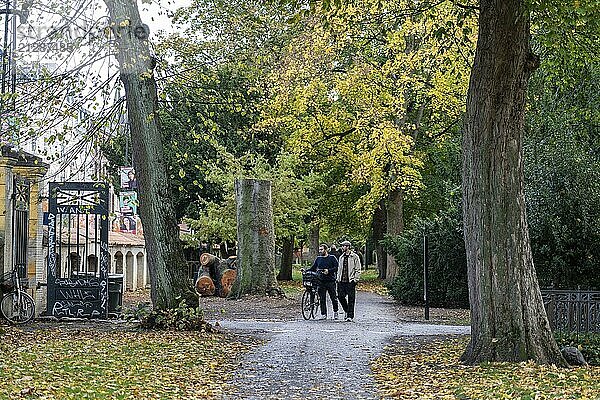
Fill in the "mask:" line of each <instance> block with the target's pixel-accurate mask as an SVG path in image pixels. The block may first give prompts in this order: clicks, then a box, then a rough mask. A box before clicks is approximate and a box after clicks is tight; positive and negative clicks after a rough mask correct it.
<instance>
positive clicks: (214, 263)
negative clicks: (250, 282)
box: [195, 253, 237, 297]
mask: <svg viewBox="0 0 600 400" xmlns="http://www.w3.org/2000/svg"><path fill="white" fill-rule="evenodd" d="M232 258H233V259H235V257H230V258H229V259H228V260H221V259H220V258H219V257H216V256H214V255H212V254H210V253H202V254H201V255H200V268H201V272H200V273H199V277H198V279H197V280H196V284H195V287H196V292H197V293H198V294H199V295H200V296H214V295H217V296H221V297H227V296H228V295H229V293H230V292H231V286H232V285H233V283H234V282H235V279H236V278H237V271H236V270H235V260H232Z"/></svg>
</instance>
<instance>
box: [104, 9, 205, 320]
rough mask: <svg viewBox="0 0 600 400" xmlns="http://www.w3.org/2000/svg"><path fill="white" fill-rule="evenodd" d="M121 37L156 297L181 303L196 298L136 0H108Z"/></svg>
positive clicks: (157, 301)
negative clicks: (183, 246) (171, 192)
mask: <svg viewBox="0 0 600 400" xmlns="http://www.w3.org/2000/svg"><path fill="white" fill-rule="evenodd" d="M105 3H106V6H107V7H108V11H109V14H110V19H111V28H112V30H113V34H114V37H115V40H116V43H117V47H118V53H117V59H118V61H119V67H120V76H121V81H122V82H123V86H124V87H125V96H126V99H127V116H128V120H129V127H130V131H131V142H132V143H133V146H132V148H133V164H134V167H135V170H136V173H137V180H138V197H139V202H140V207H139V210H140V216H141V219H142V223H143V225H144V237H145V239H146V251H147V254H148V271H149V273H150V283H151V297H152V303H153V304H154V307H156V308H160V309H164V308H171V307H176V306H177V305H178V303H179V301H180V299H178V297H180V296H182V295H183V296H184V297H185V298H187V299H190V300H193V299H196V301H197V297H196V296H195V295H194V294H193V292H192V288H191V285H190V284H189V282H188V279H187V265H186V262H185V259H184V256H183V250H182V246H181V243H180V241H179V228H178V226H177V221H176V219H175V209H174V207H173V202H172V200H171V196H170V188H169V180H168V179H167V173H166V166H165V164H164V156H163V144H162V141H161V135H160V130H159V120H158V113H157V95H156V82H155V80H154V75H153V69H154V61H153V59H152V57H151V56H150V52H149V50H148V42H147V40H146V39H147V35H148V27H147V26H146V25H144V24H143V23H142V21H141V19H140V15H139V12H138V8H137V3H136V2H135V1H131V0H105Z"/></svg>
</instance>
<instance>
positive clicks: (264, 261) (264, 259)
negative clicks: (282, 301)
mask: <svg viewBox="0 0 600 400" xmlns="http://www.w3.org/2000/svg"><path fill="white" fill-rule="evenodd" d="M235 198H236V205H237V237H238V279H237V280H236V282H235V285H234V287H233V290H232V291H231V293H232V295H233V296H236V297H240V296H242V295H245V294H258V295H274V294H280V293H281V291H280V290H279V287H278V285H277V280H276V279H275V228H274V226H273V208H272V201H271V182H270V181H265V180H255V179H239V180H236V181H235Z"/></svg>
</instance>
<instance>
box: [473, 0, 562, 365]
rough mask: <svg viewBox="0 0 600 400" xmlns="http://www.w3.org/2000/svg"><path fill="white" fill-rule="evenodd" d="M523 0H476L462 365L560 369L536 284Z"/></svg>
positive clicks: (530, 65) (529, 62) (530, 61)
mask: <svg viewBox="0 0 600 400" xmlns="http://www.w3.org/2000/svg"><path fill="white" fill-rule="evenodd" d="M526 7H527V6H526V4H525V2H524V1H523V0H481V2H480V17H479V39H478V42H477V52H476V55H475V61H474V65H473V70H472V72H471V81H470V84H469V93H468V98H467V116H466V127H465V133H464V138H463V212H464V224H465V246H466V250H467V267H468V275H469V297H470V303H471V342H470V344H469V346H468V348H467V350H466V351H465V353H464V355H463V357H462V358H463V360H464V361H465V362H467V363H471V364H474V363H480V362H484V361H524V360H529V359H532V360H535V361H537V362H539V363H554V364H557V365H565V361H564V359H563V358H562V356H561V354H560V351H559V349H558V347H557V345H556V342H555V341H554V338H553V336H552V332H551V330H550V325H549V324H548V319H547V317H546V312H545V310H544V305H543V302H542V296H541V294H540V289H539V286H538V282H537V278H536V275H535V269H534V265H533V259H532V256H531V249H530V245H529V234H528V228H527V220H526V218H525V197H524V190H523V156H522V136H523V127H524V122H523V121H524V113H525V92H526V87H527V81H528V78H529V75H530V73H531V72H532V71H533V70H534V69H535V67H536V57H535V56H534V55H533V54H532V53H531V52H530V48H529V13H528V11H527V8H526Z"/></svg>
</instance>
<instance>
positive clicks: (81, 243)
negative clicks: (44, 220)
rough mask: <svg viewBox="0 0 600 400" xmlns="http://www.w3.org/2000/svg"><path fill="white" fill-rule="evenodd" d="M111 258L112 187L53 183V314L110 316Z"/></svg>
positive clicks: (50, 303) (50, 286)
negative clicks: (109, 236)
mask: <svg viewBox="0 0 600 400" xmlns="http://www.w3.org/2000/svg"><path fill="white" fill-rule="evenodd" d="M108 263H109V253H108V186H107V185H106V184H105V183H93V182H52V183H50V198H49V201H48V308H47V312H48V314H49V315H53V316H55V317H59V318H60V317H76V318H82V317H85V318H107V317H108Z"/></svg>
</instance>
